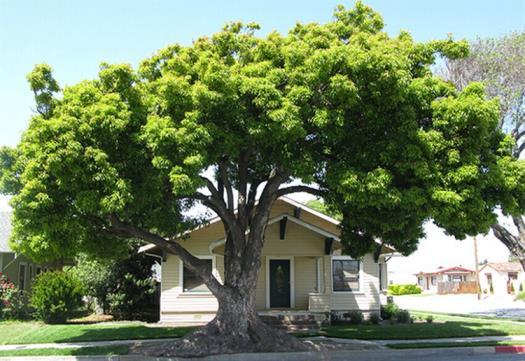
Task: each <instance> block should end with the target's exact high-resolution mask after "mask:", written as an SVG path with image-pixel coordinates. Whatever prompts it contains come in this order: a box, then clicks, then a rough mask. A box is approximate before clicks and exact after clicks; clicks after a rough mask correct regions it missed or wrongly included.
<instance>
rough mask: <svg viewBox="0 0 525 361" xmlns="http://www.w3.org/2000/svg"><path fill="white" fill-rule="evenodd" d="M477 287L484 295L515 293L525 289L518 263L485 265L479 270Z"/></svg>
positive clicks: (523, 277) (524, 278) (522, 273)
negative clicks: (478, 286)
mask: <svg viewBox="0 0 525 361" xmlns="http://www.w3.org/2000/svg"><path fill="white" fill-rule="evenodd" d="M479 285H480V288H481V291H482V292H483V293H486V294H490V293H492V294H494V295H507V294H512V293H516V292H519V291H520V290H522V289H523V287H525V273H524V272H523V268H522V267H521V264H520V263H519V262H498V263H487V264H485V265H483V266H482V267H481V268H480V270H479Z"/></svg>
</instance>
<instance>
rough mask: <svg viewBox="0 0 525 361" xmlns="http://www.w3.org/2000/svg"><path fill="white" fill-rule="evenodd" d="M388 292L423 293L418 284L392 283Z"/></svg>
mask: <svg viewBox="0 0 525 361" xmlns="http://www.w3.org/2000/svg"><path fill="white" fill-rule="evenodd" d="M388 293H389V294H391V295H393V296H401V295H417V294H420V293H421V288H419V287H418V286H416V285H410V284H406V285H390V286H388Z"/></svg>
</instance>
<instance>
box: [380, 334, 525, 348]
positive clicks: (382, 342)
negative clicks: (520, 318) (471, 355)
mask: <svg viewBox="0 0 525 361" xmlns="http://www.w3.org/2000/svg"><path fill="white" fill-rule="evenodd" d="M483 341H524V342H523V343H524V344H525V335H514V336H481V337H451V338H430V339H417V340H374V342H375V343H377V344H379V345H382V346H384V345H394V344H399V343H458V344H460V343H464V342H483Z"/></svg>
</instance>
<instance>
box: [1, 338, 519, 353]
mask: <svg viewBox="0 0 525 361" xmlns="http://www.w3.org/2000/svg"><path fill="white" fill-rule="evenodd" d="M175 340H177V339H176V338H160V339H159V338H157V339H146V340H114V341H91V342H70V343H35V344H23V345H0V351H11V350H29V349H45V348H58V349H66V348H81V347H103V346H120V345H124V346H133V345H137V344H141V345H151V344H155V343H163V342H170V341H175ZM304 340H305V341H306V340H311V341H323V340H326V341H330V342H333V343H340V344H345V345H352V347H351V348H352V349H354V350H370V349H385V348H386V347H385V345H389V344H399V343H434V342H435V343H449V342H450V343H464V342H482V341H522V340H523V341H524V344H525V335H515V336H483V337H454V338H433V339H418V340H357V339H347V338H331V337H325V336H316V337H308V338H304Z"/></svg>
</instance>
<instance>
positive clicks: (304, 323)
mask: <svg viewBox="0 0 525 361" xmlns="http://www.w3.org/2000/svg"><path fill="white" fill-rule="evenodd" d="M259 317H260V319H261V320H263V321H264V322H265V323H266V324H267V325H270V326H272V327H275V328H278V329H281V330H286V331H288V332H317V331H319V329H320V327H321V321H319V320H317V318H316V317H315V316H314V315H311V314H294V313H283V314H275V315H272V314H262V315H259Z"/></svg>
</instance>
